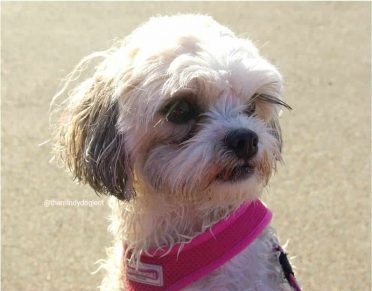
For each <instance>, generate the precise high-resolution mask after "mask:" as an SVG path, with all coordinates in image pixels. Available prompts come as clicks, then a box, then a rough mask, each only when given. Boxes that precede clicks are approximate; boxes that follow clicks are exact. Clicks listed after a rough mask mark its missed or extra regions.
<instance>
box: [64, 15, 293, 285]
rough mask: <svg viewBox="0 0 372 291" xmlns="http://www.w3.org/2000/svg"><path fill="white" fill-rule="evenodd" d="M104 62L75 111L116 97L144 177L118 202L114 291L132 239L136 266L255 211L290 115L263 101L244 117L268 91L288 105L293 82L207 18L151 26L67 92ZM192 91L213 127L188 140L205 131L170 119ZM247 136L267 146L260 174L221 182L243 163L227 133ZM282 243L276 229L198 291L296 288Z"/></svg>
mask: <svg viewBox="0 0 372 291" xmlns="http://www.w3.org/2000/svg"><path fill="white" fill-rule="evenodd" d="M97 56H98V57H103V61H102V62H101V63H100V64H99V65H98V66H97V67H96V71H95V73H94V75H93V77H91V78H90V79H88V80H87V81H85V82H84V83H82V85H81V86H79V87H77V89H75V90H74V91H73V93H72V95H71V96H70V97H69V99H68V101H67V102H69V103H68V105H67V108H68V109H69V110H70V111H69V112H70V114H71V115H73V114H76V111H78V110H79V109H77V110H76V109H75V108H77V107H78V105H79V104H82V103H83V102H84V98H86V97H85V96H87V94H88V93H89V94H91V95H92V94H93V96H94V97H98V99H93V98H91V99H89V101H90V100H96V101H94V102H98V101H99V100H100V99H99V98H109V101H110V102H112V103H113V104H114V103H115V102H117V104H118V108H119V117H118V120H117V123H116V124H115V126H116V128H117V131H118V133H117V134H118V135H121V136H123V137H124V144H121V145H120V150H122V149H123V148H125V152H126V157H127V160H126V163H128V164H129V165H130V167H131V171H128V173H129V172H132V173H133V174H128V181H129V182H128V183H131V184H133V189H134V191H135V193H136V196H135V198H132V199H131V200H129V201H121V200H118V199H116V198H115V197H112V198H110V206H111V207H112V216H111V225H110V231H111V232H112V234H113V236H114V247H113V248H111V249H109V250H108V260H107V261H105V262H104V263H103V265H102V267H103V268H104V269H105V270H106V277H105V278H104V279H103V281H102V285H101V290H106V291H109V290H110V291H112V290H123V288H124V287H123V284H122V280H123V277H124V276H125V274H124V272H123V270H122V260H123V256H124V254H123V247H122V246H123V242H125V244H126V245H128V249H132V250H133V253H132V257H131V259H132V260H138V258H139V255H140V254H141V252H144V251H146V249H148V248H152V247H161V246H164V245H167V246H169V247H172V246H173V245H174V244H176V243H183V244H184V243H187V242H189V241H190V240H192V238H194V237H195V236H196V235H198V234H200V233H201V232H203V231H205V230H207V229H208V228H209V227H210V226H211V225H213V224H214V223H216V222H218V221H219V220H221V219H223V218H225V217H226V216H227V215H228V214H229V213H231V212H232V211H234V210H235V209H237V208H238V207H239V206H240V205H241V204H242V203H243V202H245V201H248V200H253V199H256V198H258V197H259V196H260V193H261V192H262V190H263V188H264V187H265V186H266V184H267V182H268V179H269V178H270V176H271V172H272V170H275V169H276V162H277V161H278V160H280V159H281V157H280V143H281V140H278V139H277V138H276V137H275V136H274V135H273V131H275V127H273V123H275V122H276V123H277V118H278V113H279V111H280V107H279V106H278V105H277V104H272V103H268V102H265V101H262V100H259V99H257V101H256V113H255V115H252V116H247V115H245V114H244V113H243V112H244V109H245V108H246V107H247V104H248V103H249V102H250V100H251V99H252V98H253V96H255V95H257V94H268V95H271V96H273V97H275V98H281V93H282V81H281V76H280V74H279V72H278V71H277V70H276V68H275V67H274V66H273V65H271V64H270V63H269V62H268V61H266V60H265V59H263V58H262V57H261V56H260V54H259V52H258V49H257V48H256V47H255V46H254V45H253V44H252V42H251V41H250V40H247V39H241V38H238V37H236V36H235V35H234V34H233V32H231V31H230V30H229V29H227V28H226V27H223V26H221V25H220V24H218V23H217V22H215V21H214V20H213V19H212V18H210V17H207V16H202V15H178V16H172V17H156V18H151V19H150V20H149V21H148V22H147V23H145V24H144V25H143V26H141V27H139V28H138V29H136V30H135V31H134V32H133V33H132V34H131V35H130V36H128V37H127V38H126V39H125V40H124V41H123V42H121V43H119V44H118V45H117V46H114V47H113V48H111V49H109V50H107V51H105V52H101V53H96V54H93V55H91V56H90V57H87V58H86V59H84V60H83V61H82V62H81V63H80V64H79V66H78V67H77V68H76V70H75V71H74V72H73V73H72V75H71V76H70V79H69V80H68V82H67V83H69V81H71V80H73V79H74V78H75V77H76V76H77V75H78V74H79V73H80V71H81V70H82V68H83V67H84V66H85V65H86V64H88V63H89V62H90V61H91V60H93V59H94V58H96V57H97ZM97 84H98V85H97ZM99 85H101V86H102V87H99ZM92 86H93V87H92ZM66 88H67V84H66V86H65V87H64V88H63V89H62V91H61V92H60V93H58V94H57V95H58V96H59V95H62V93H63V92H64V91H65V90H66ZM96 88H98V89H96ZM95 90H96V91H95ZM102 92H104V94H103V93H102ZM185 92H187V94H191V93H192V94H194V95H195V96H197V101H198V103H199V104H200V106H202V107H203V108H204V112H203V113H202V115H203V117H204V118H205V119H206V120H207V122H205V123H201V124H200V128H199V130H198V131H197V132H196V133H195V135H193V136H192V137H191V138H190V139H187V140H186V141H182V139H183V138H184V137H185V136H186V135H187V133H188V132H189V131H190V129H191V128H192V127H193V126H195V124H193V123H192V122H190V123H188V124H182V125H176V124H172V123H171V122H168V121H167V120H166V119H165V118H164V116H162V115H161V114H159V110H160V109H161V108H162V106H164V104H165V103H166V102H167V100H171V99H172V98H173V97H174V96H175V95H178V94H185ZM100 94H102V96H101V95H100ZM109 94H111V95H109ZM88 96H90V95H88ZM97 100H98V101H97ZM115 104H116V103H115ZM94 105H95V104H94V103H93V104H92V107H93V108H94ZM84 110H85V111H84V113H86V112H87V111H88V110H89V108H86V106H85V107H84ZM71 112H72V113H71ZM78 118H79V116H78V117H77V118H76V120H78V121H79V119H78ZM66 124H69V121H66ZM73 124H77V123H76V122H75V123H73ZM79 124H80V123H79ZM95 126H97V125H95ZM238 128H246V129H250V130H252V131H254V132H255V133H256V134H257V135H258V137H259V144H258V152H257V154H256V156H255V157H254V158H253V159H252V160H251V161H250V163H252V165H254V167H255V171H254V173H253V175H251V176H250V177H249V178H247V179H245V180H242V181H238V182H222V181H220V180H218V179H217V178H216V175H217V173H218V172H220V171H221V170H223V169H224V168H225V167H232V166H236V165H239V163H240V162H241V161H239V160H238V159H237V158H236V157H235V156H233V155H231V153H228V152H226V149H225V147H224V144H223V140H224V137H225V136H226V135H227V133H228V132H230V131H231V130H234V129H238ZM66 132H67V134H68V133H69V132H70V131H69V130H66ZM75 136H76V134H75ZM82 136H83V138H84V135H82ZM78 137H79V138H80V136H78ZM74 138H76V137H74ZM93 141H94V139H93ZM181 141H182V142H181ZM68 142H71V140H70V139H68V140H67V142H65V143H68ZM81 144H83V145H85V146H86V144H85V143H84V141H83V142H80V143H79V145H81ZM89 146H90V145H88V150H89ZM88 150H86V152H87V151H88ZM118 151H119V149H118ZM80 153H81V152H80ZM67 155H68V154H67ZM69 159H74V157H69ZM69 166H70V167H71V164H69ZM75 167H77V166H76V165H75ZM77 176H78V178H79V179H80V180H83V181H86V180H87V179H86V177H85V178H84V177H83V178H81V177H80V176H79V175H77ZM275 243H277V238H276V236H275V232H274V231H273V230H272V229H271V228H270V227H269V228H267V229H266V230H265V231H264V232H263V233H262V234H261V236H260V237H259V238H258V239H257V240H256V241H255V242H253V243H252V244H251V245H250V246H248V247H247V248H246V249H245V250H244V251H243V252H241V253H240V254H239V255H238V256H236V257H235V258H233V259H232V260H230V261H229V262H228V263H226V264H225V265H223V266H221V267H220V268H218V269H217V270H215V271H214V272H212V273H210V274H209V275H208V276H206V277H204V278H202V279H201V280H199V281H197V282H194V283H193V284H192V285H190V286H188V287H187V288H186V290H262V291H269V290H288V289H289V286H288V284H287V283H286V282H285V281H284V280H283V274H282V271H281V268H280V266H279V263H278V260H277V257H276V256H277V254H275V253H273V246H274V244H275Z"/></svg>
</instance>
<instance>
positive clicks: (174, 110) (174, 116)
mask: <svg viewBox="0 0 372 291" xmlns="http://www.w3.org/2000/svg"><path fill="white" fill-rule="evenodd" d="M196 115H197V112H196V110H195V107H194V106H193V104H192V103H190V102H189V101H187V100H184V99H181V100H178V101H177V102H175V103H174V104H172V105H170V106H169V107H168V108H167V110H166V114H165V119H166V120H167V121H170V122H173V123H177V124H182V123H186V122H188V121H190V120H191V119H193V118H195V117H196Z"/></svg>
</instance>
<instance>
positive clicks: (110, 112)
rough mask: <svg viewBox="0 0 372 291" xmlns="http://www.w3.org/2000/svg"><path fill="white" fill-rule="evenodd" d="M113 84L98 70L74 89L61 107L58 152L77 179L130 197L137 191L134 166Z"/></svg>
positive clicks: (118, 194)
mask: <svg viewBox="0 0 372 291" xmlns="http://www.w3.org/2000/svg"><path fill="white" fill-rule="evenodd" d="M113 83H114V82H113V79H112V78H108V77H105V76H104V75H99V74H97V73H96V74H95V76H93V77H92V78H90V79H88V80H86V81H84V82H83V83H81V84H80V85H79V86H78V87H76V88H75V89H74V90H73V91H72V93H71V94H70V95H69V97H68V98H67V100H66V101H65V102H64V104H62V109H61V110H60V112H61V113H60V114H59V117H60V120H59V121H58V122H57V126H56V131H57V134H56V139H57V140H56V147H55V154H56V156H57V158H60V160H61V161H62V162H63V163H64V164H65V166H67V167H68V168H69V170H70V171H71V172H72V174H73V176H74V178H75V179H77V180H78V181H81V182H83V183H88V184H89V185H90V186H91V187H92V188H93V189H94V190H95V191H96V192H98V193H101V194H112V195H115V196H116V197H117V198H118V199H121V200H130V199H131V198H133V197H134V194H135V193H134V190H133V183H132V181H133V174H132V170H131V169H132V165H131V162H130V158H129V155H128V154H127V153H126V150H125V137H124V134H123V133H121V132H119V131H118V129H117V127H118V126H117V122H118V117H119V107H118V100H117V99H118V98H116V97H114V91H115V88H114V84H113Z"/></svg>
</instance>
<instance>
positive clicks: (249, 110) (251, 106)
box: [244, 102, 256, 116]
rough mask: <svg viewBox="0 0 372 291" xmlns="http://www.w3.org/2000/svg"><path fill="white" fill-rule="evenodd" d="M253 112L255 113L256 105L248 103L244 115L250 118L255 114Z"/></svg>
mask: <svg viewBox="0 0 372 291" xmlns="http://www.w3.org/2000/svg"><path fill="white" fill-rule="evenodd" d="M255 111H256V103H255V102H250V103H249V104H248V106H247V108H246V109H245V110H244V113H245V114H247V115H248V116H251V115H253V114H254V113H255Z"/></svg>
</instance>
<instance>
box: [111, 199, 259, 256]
mask: <svg viewBox="0 0 372 291" xmlns="http://www.w3.org/2000/svg"><path fill="white" fill-rule="evenodd" d="M153 194H154V195H148V193H147V195H137V197H136V198H135V199H134V200H132V201H130V202H123V201H118V200H117V199H116V198H112V199H111V201H110V206H111V207H112V222H111V225H110V230H111V232H113V234H114V237H115V239H116V240H120V241H123V242H124V243H125V244H126V245H127V246H128V249H133V250H134V251H133V254H134V255H135V256H136V254H138V253H139V252H141V251H143V250H146V249H149V248H157V247H163V246H168V247H172V246H173V245H174V244H176V243H185V242H188V241H190V240H191V239H192V238H194V237H195V236H196V235H198V234H200V233H202V232H204V231H205V230H206V229H208V228H209V227H210V226H212V225H213V224H215V223H216V222H217V221H219V220H221V219H223V218H224V217H226V216H227V215H228V214H229V213H231V212H232V211H234V210H235V209H237V208H238V207H239V206H240V205H241V203H243V202H244V201H246V200H247V197H246V196H244V195H241V196H236V195H235V198H234V199H230V201H228V200H227V199H226V197H225V198H224V199H223V197H221V199H223V203H222V202H221V201H219V199H206V200H204V201H198V202H188V203H187V202H182V203H181V202H180V201H179V200H177V199H175V198H172V197H169V196H165V195H159V193H153ZM254 198H256V197H254Z"/></svg>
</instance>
